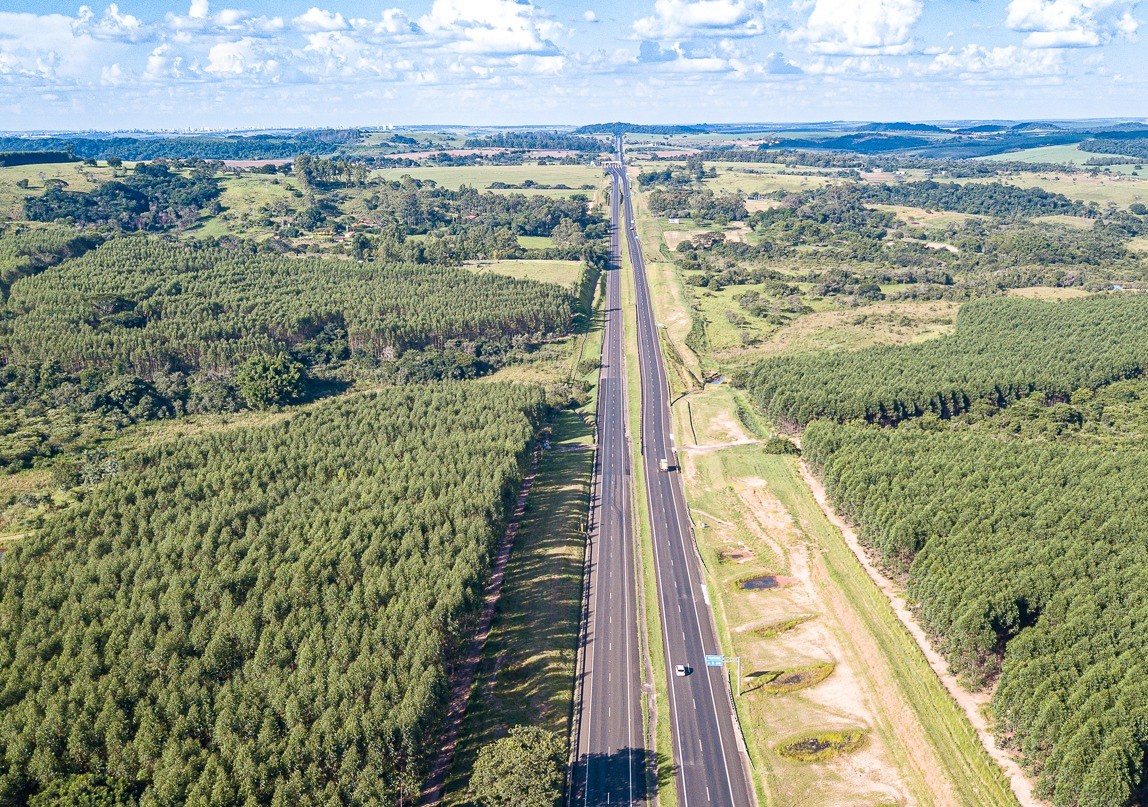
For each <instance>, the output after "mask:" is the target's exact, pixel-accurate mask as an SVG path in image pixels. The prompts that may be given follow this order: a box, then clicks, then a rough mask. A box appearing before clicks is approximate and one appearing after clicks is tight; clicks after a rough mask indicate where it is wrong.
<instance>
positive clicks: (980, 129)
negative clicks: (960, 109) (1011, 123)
mask: <svg viewBox="0 0 1148 807" xmlns="http://www.w3.org/2000/svg"><path fill="white" fill-rule="evenodd" d="M1006 131H1008V127H1007V126H1001V125H999V124H995V123H982V124H980V125H979V126H966V127H965V128H964V129H957V130H956V132H955V133H956V134H989V133H990V132H1006Z"/></svg>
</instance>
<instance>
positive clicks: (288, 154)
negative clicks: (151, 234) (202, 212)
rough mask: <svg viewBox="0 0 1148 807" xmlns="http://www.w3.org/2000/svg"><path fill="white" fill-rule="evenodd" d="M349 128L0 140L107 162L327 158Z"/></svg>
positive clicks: (349, 138)
mask: <svg viewBox="0 0 1148 807" xmlns="http://www.w3.org/2000/svg"><path fill="white" fill-rule="evenodd" d="M361 137H362V134H361V133H360V132H359V131H357V130H354V129H315V130H309V131H306V132H300V133H298V134H293V135H249V136H244V135H217V136H214V137H208V136H203V137H98V138H96V137H16V136H5V137H0V151H69V152H71V153H73V154H75V155H76V156H77V157H80V158H85V159H86V158H91V159H97V160H106V159H108V158H109V157H118V158H120V159H122V160H157V159H189V158H199V159H203V160H273V159H290V158H292V157H294V156H295V155H296V154H330V153H331V152H334V151H336V150H338V149H339V148H340V147H346V146H350V145H353V144H355V143H357V142H358V141H359V140H360V139H361Z"/></svg>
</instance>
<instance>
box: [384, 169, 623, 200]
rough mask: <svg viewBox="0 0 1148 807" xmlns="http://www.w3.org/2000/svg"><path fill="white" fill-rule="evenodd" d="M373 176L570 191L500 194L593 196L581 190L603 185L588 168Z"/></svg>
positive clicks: (448, 185) (396, 172)
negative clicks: (528, 183)
mask: <svg viewBox="0 0 1148 807" xmlns="http://www.w3.org/2000/svg"><path fill="white" fill-rule="evenodd" d="M374 174H375V176H381V177H384V178H385V179H388V180H396V179H399V178H401V177H402V176H404V175H410V176H412V177H414V178H415V179H421V180H432V181H434V182H436V183H438V184H439V185H441V186H443V187H446V188H458V187H460V186H462V185H467V186H470V187H472V188H478V189H479V190H485V189H486V188H488V187H489V186H490V183H492V182H505V183H507V184H508V185H521V184H522V183H523V182H525V181H526V180H528V179H532V180H534V181H535V182H537V183H539V184H540V185H568V186H569V187H570V190H557V191H553V190H549V191H548V190H535V189H526V190H517V191H516V190H507V191H499V192H500V193H529V194H544V195H569V194H572V193H585V194H588V195H589V194H592V193H593V190H592V189H590V190H587V189H583V188H582V186H583V185H591V186H593V188H594V189H596V188H597V187H598V186H599V185H601V184H602V181H603V174H602V169H600V168H597V167H594V166H588V165H474V166H462V167H457V168H456V167H446V168H440V167H431V168H423V167H417V168H385V169H383V170H381V171H375V172H374Z"/></svg>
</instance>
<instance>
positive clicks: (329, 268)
mask: <svg viewBox="0 0 1148 807" xmlns="http://www.w3.org/2000/svg"><path fill="white" fill-rule="evenodd" d="M7 313H8V317H7V319H6V321H5V322H4V326H3V331H2V332H0V353H2V354H3V355H4V356H5V357H6V358H7V360H8V361H14V360H18V361H21V362H37V361H55V362H58V363H59V364H60V365H61V366H62V367H63V368H64V369H65V370H77V371H78V370H80V369H82V368H84V367H97V368H98V367H106V368H124V369H128V370H131V371H133V372H135V373H138V374H141V375H144V376H151V375H153V374H155V373H158V372H160V371H162V370H164V369H168V368H176V369H180V368H183V369H191V370H196V369H212V370H221V369H225V368H228V367H231V366H233V365H235V364H236V363H237V361H238V360H240V359H241V358H242V357H244V356H246V355H248V354H249V353H251V352H252V351H263V352H267V351H272V352H274V351H275V350H277V349H280V348H286V347H295V346H297V345H299V344H300V343H302V342H304V341H306V340H308V339H310V338H312V337H314V336H315V335H316V334H318V333H320V332H321V331H322V329H323V328H324V326H326V325H328V324H330V323H338V324H339V327H340V328H343V329H345V332H346V335H345V339H346V347H347V349H348V350H350V351H351V352H353V353H361V354H363V355H364V356H365V357H368V358H370V359H372V360H376V361H378V360H384V359H387V358H393V357H396V356H398V355H401V354H402V352H403V351H405V350H408V349H417V348H424V347H438V348H441V347H443V346H445V345H447V344H448V343H450V342H452V341H461V342H466V343H470V344H475V345H478V344H480V343H481V344H485V345H488V346H492V347H497V346H498V345H500V344H502V343H503V342H506V343H507V344H509V343H511V342H512V341H518V342H523V341H524V340H527V341H528V340H531V339H534V340H538V339H543V338H545V337H547V336H549V335H552V334H561V333H565V332H567V331H568V330H569V328H570V327H571V324H572V318H573V316H574V313H575V310H574V301H573V298H572V296H571V294H570V292H569V291H568V290H566V289H562V288H560V287H558V286H554V285H549V284H541V283H533V282H530V281H523V280H515V279H513V278H508V277H503V276H500V275H477V274H475V273H473V272H467V271H462V270H458V269H450V268H446V267H439V266H417V267H416V266H403V265H389V264H387V265H384V264H374V263H359V262H353V261H346V260H320V259H291V258H284V257H279V256H276V255H274V254H270V253H267V252H262V251H260V250H258V249H257V248H256V247H254V246H252V245H240V246H238V247H235V248H230V249H229V248H224V247H218V246H212V245H210V244H201V243H178V242H164V241H159V240H153V239H145V238H117V239H113V240H112V241H110V242H108V243H107V244H104V245H103V246H101V247H100V248H98V249H96V250H94V251H92V252H89V253H88V254H86V255H84V256H83V257H81V258H79V259H77V260H74V261H69V262H66V263H64V264H60V265H58V266H55V267H53V268H52V269H50V270H48V271H46V272H43V273H40V274H39V275H36V276H34V277H31V278H27V279H26V280H23V281H21V282H20V283H18V284H16V285H15V286H14V287H13V289H12V292H11V295H10V297H9V300H8V304H7Z"/></svg>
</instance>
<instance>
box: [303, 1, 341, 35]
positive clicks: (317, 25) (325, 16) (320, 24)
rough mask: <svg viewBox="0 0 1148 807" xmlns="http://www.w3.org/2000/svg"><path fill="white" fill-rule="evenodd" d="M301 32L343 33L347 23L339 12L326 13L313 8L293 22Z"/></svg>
mask: <svg viewBox="0 0 1148 807" xmlns="http://www.w3.org/2000/svg"><path fill="white" fill-rule="evenodd" d="M291 24H292V25H294V26H295V27H296V28H297V29H299V30H300V31H311V32H314V31H343V30H346V28H347V21H346V20H345V19H343V15H342V14H340V13H339V12H337V11H336V12H334V13H332V12H330V11H325V10H324V9H321V8H318V7H316V6H311V8H309V9H307V11H305V12H304V13H302V14H300V15H299V16H298V17H296V18H295V19H293V20H291Z"/></svg>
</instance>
